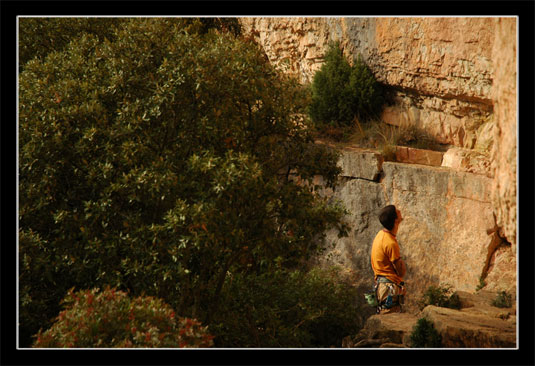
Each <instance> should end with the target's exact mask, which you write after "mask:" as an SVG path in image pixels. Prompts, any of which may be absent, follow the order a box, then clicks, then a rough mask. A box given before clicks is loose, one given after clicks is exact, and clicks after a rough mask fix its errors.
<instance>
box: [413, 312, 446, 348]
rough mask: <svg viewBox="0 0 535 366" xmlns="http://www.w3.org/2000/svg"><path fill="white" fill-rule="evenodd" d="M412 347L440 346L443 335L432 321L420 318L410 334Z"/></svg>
mask: <svg viewBox="0 0 535 366" xmlns="http://www.w3.org/2000/svg"><path fill="white" fill-rule="evenodd" d="M410 339H411V347H412V348H440V347H442V336H441V335H440V334H439V333H438V331H437V330H436V329H435V326H434V324H433V322H432V321H430V320H428V319H426V318H420V319H418V321H417V322H416V325H415V326H414V327H413V330H412V333H411V335H410Z"/></svg>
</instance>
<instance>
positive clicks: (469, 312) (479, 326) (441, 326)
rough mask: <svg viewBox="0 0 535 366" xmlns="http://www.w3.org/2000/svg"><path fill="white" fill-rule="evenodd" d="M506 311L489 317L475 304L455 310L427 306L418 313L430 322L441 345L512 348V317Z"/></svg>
mask: <svg viewBox="0 0 535 366" xmlns="http://www.w3.org/2000/svg"><path fill="white" fill-rule="evenodd" d="M506 314H507V313H504V312H501V313H499V314H497V315H496V317H493V316H491V315H488V314H485V313H484V312H482V311H478V309H476V308H475V307H474V308H469V309H461V310H460V311H459V310H454V309H448V308H442V307H438V306H432V305H429V306H427V307H426V308H425V309H424V310H423V311H422V313H421V314H420V316H423V317H426V318H427V319H429V320H431V321H432V322H433V324H434V326H435V329H436V330H437V331H438V332H439V333H440V335H441V336H442V346H443V347H445V348H515V347H516V316H515V315H512V316H511V315H509V317H507V315H506ZM500 315H501V316H500Z"/></svg>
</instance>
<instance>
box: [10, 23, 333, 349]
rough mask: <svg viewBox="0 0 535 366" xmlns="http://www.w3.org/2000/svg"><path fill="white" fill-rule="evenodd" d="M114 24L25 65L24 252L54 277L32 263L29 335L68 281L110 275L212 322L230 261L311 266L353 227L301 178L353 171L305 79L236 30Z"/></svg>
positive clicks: (90, 283)
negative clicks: (310, 109)
mask: <svg viewBox="0 0 535 366" xmlns="http://www.w3.org/2000/svg"><path fill="white" fill-rule="evenodd" d="M38 20H39V19H36V21H38ZM63 20H64V21H65V23H62V19H59V20H58V21H57V22H55V23H50V22H49V23H46V24H49V25H51V24H52V25H54V26H56V25H57V24H62V27H61V29H68V27H69V25H70V24H71V23H69V22H68V18H64V19H63ZM43 24H45V23H43ZM46 24H45V25H46ZM114 24H115V26H114V27H109V29H108V28H106V32H107V33H105V34H100V33H99V34H97V33H98V32H99V31H98V29H100V30H101V31H103V29H104V28H105V27H104V26H102V27H97V28H92V29H93V30H94V32H81V33H80V34H76V33H75V34H71V33H67V35H66V37H67V39H66V40H65V41H66V43H65V44H63V45H62V46H61V47H58V48H54V47H51V48H46V47H45V49H43V50H41V49H40V50H34V51H31V50H30V48H28V61H27V62H26V64H25V65H24V68H23V71H22V72H21V74H20V76H19V85H20V95H19V106H20V110H19V121H20V129H19V137H20V139H19V143H20V155H19V162H20V180H19V183H20V186H19V188H20V211H19V220H20V221H19V222H20V228H21V232H22V233H25V234H24V235H30V236H31V237H33V238H34V239H31V241H29V242H28V243H29V244H28V246H27V248H21V251H24V250H30V251H31V252H32V254H31V256H27V258H30V257H31V261H33V262H35V263H40V265H42V267H41V268H42V270H43V273H45V274H47V275H46V276H41V277H39V276H37V274H36V272H35V269H33V268H32V265H30V264H28V265H24V264H23V265H21V274H20V275H21V278H27V279H28V280H27V281H23V282H21V286H22V287H21V294H24V296H23V297H22V298H21V301H22V306H23V308H24V314H23V315H24V318H23V319H21V320H23V322H21V325H20V326H21V328H22V332H21V334H29V333H31V331H32V330H35V328H36V327H37V326H38V327H37V329H39V328H44V329H46V328H47V327H48V326H49V325H50V324H47V323H46V322H45V320H44V319H45V316H44V314H46V315H47V316H49V315H50V312H51V311H56V310H57V308H58V306H59V302H60V300H61V299H62V297H63V296H64V294H65V292H66V290H67V289H69V288H71V287H76V288H94V287H104V286H105V285H110V286H112V287H117V288H118V289H122V290H127V289H128V290H129V291H130V293H131V294H132V295H135V296H139V295H140V294H142V293H145V294H147V295H150V296H155V297H158V298H162V299H163V300H164V301H165V302H166V303H168V304H169V305H170V306H172V307H173V308H174V309H175V310H177V312H179V313H180V314H183V315H184V316H190V317H194V318H196V319H199V320H200V321H202V322H203V323H204V324H207V323H206V322H205V320H206V319H207V317H208V314H210V313H212V312H215V311H217V309H216V307H215V304H217V303H218V302H217V301H216V300H217V298H218V297H219V293H220V291H221V288H222V285H223V283H225V279H226V276H227V273H230V272H232V273H237V272H239V271H245V270H248V269H250V267H249V266H252V268H253V269H254V270H256V271H267V270H269V269H270V268H271V267H273V266H274V263H275V259H276V258H281V260H282V263H283V265H285V266H294V265H297V264H298V263H301V262H303V261H305V260H306V258H307V256H310V255H312V254H313V253H315V251H316V250H317V249H318V248H319V247H320V246H321V241H322V238H323V236H324V234H323V233H324V232H325V231H326V230H327V229H330V228H339V229H341V230H343V227H342V226H341V224H340V220H341V218H342V216H343V214H344V212H343V210H342V209H341V208H340V207H338V206H335V205H334V204H331V203H330V202H328V201H327V200H326V199H324V198H321V197H320V196H319V195H317V194H316V193H315V192H314V188H313V186H312V184H310V185H307V184H297V183H296V182H295V181H294V180H293V179H292V175H299V176H300V177H301V178H302V179H303V180H304V181H305V182H306V181H308V182H311V181H312V179H313V177H314V176H315V175H322V176H323V177H325V178H326V182H327V184H328V185H330V186H333V185H334V184H335V182H336V177H337V175H338V173H339V172H340V169H339V168H338V167H337V166H336V161H337V159H338V155H337V153H336V152H334V151H331V150H328V148H326V147H323V146H319V145H317V144H314V143H313V139H312V137H311V135H310V133H309V132H308V130H307V128H306V126H303V125H302V124H300V123H299V122H300V119H299V117H298V116H299V115H300V114H302V113H303V112H304V108H305V107H306V103H305V100H306V98H305V94H306V93H305V91H304V90H303V88H302V87H301V86H300V85H299V83H298V82H297V81H296V80H294V79H290V78H286V77H283V76H281V75H280V74H279V73H278V72H277V70H276V69H274V68H273V67H272V66H271V65H270V64H269V61H268V60H266V59H265V57H264V55H263V53H262V52H261V50H260V48H259V47H258V46H257V45H255V44H254V43H252V42H249V41H245V40H242V39H240V38H237V37H235V36H233V35H232V34H231V33H224V32H222V33H216V32H210V31H208V32H206V33H205V34H203V35H202V36H201V35H199V34H196V33H189V32H186V31H185V30H184V25H183V24H181V23H180V22H179V21H177V20H176V19H170V18H164V19H158V18H146V19H129V18H124V19H122V20H121V21H120V22H117V23H114ZM107 25H109V24H108V23H106V26H107ZM190 25H192V24H189V25H188V26H190ZM193 25H195V24H193ZM39 29H41V31H42V32H43V33H44V34H48V33H47V31H48V28H47V27H46V26H43V27H42V28H39ZM50 32H51V33H53V34H56V35H57V33H56V32H55V31H54V30H52V31H50ZM108 33H109V34H108ZM31 42H32V39H31V37H30V36H29V35H26V36H24V37H22V38H21V44H22V43H24V44H26V45H28V43H31ZM47 50H48V52H46V51H47ZM32 52H37V53H40V55H41V56H38V57H33V56H30V55H29V54H30V53H32ZM30 233H31V234H30ZM246 257H247V258H251V260H250V261H249V263H246V264H244V263H243V258H246ZM21 260H24V258H23V257H21ZM30 278H31V280H29V279H30ZM48 289H52V291H50V292H49V293H47V291H48ZM40 293H44V296H41V295H39V296H38V294H40ZM25 309H27V310H28V311H26V310H25ZM30 309H31V311H30ZM54 314H56V313H54ZM29 317H33V319H29ZM26 327H30V328H28V329H27V328H26ZM23 346H24V345H23Z"/></svg>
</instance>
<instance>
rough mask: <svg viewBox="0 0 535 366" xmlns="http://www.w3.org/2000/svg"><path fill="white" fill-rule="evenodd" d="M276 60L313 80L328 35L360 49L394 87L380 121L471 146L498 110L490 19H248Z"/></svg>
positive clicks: (353, 50)
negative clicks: (495, 95) (424, 130)
mask: <svg viewBox="0 0 535 366" xmlns="http://www.w3.org/2000/svg"><path fill="white" fill-rule="evenodd" d="M242 24H243V26H244V29H245V31H246V32H249V33H251V34H253V35H255V36H256V38H257V40H258V42H259V43H260V44H261V45H262V46H263V47H264V49H265V51H266V54H267V55H268V57H269V58H270V60H272V61H273V62H274V63H276V64H278V65H286V66H285V67H286V70H287V71H288V72H291V73H294V74H295V75H297V76H298V77H299V78H300V79H301V81H303V82H309V81H311V80H312V77H313V75H314V73H315V72H316V71H317V70H319V68H320V67H321V64H322V62H323V59H322V57H323V54H324V52H325V49H326V48H327V45H328V43H329V41H333V40H337V41H340V43H341V45H342V47H343V48H344V52H345V54H346V55H347V56H348V57H349V58H350V59H352V58H353V57H355V56H356V55H357V54H360V55H362V57H363V59H364V60H365V61H366V63H367V64H368V66H369V67H370V69H371V70H372V72H373V73H374V74H375V77H376V78H377V80H378V81H380V82H381V83H383V84H385V85H388V86H390V87H391V88H390V89H391V91H392V92H393V94H394V96H393V101H394V104H393V105H392V106H389V107H387V108H386V109H385V111H384V115H383V119H384V120H385V121H386V122H388V123H391V124H394V125H401V124H413V125H417V126H419V127H422V128H425V129H426V130H427V131H428V132H431V133H433V134H434V135H435V137H436V138H437V140H438V141H441V142H443V143H445V144H452V145H456V146H459V147H466V148H474V147H475V146H476V145H477V144H478V139H481V140H482V141H481V142H483V141H484V142H486V143H488V141H489V137H491V136H492V134H491V133H490V131H489V128H488V126H487V127H485V126H486V124H487V123H488V122H489V120H490V116H491V114H492V111H493V102H492V95H491V89H492V88H491V86H492V84H493V67H494V64H493V59H492V57H493V56H492V55H493V53H492V52H493V44H494V41H495V33H496V27H497V26H496V23H495V19H493V18H244V19H242Z"/></svg>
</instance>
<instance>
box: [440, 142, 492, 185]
mask: <svg viewBox="0 0 535 366" xmlns="http://www.w3.org/2000/svg"><path fill="white" fill-rule="evenodd" d="M442 166H444V167H448V168H452V169H455V170H457V171H461V172H470V173H475V174H483V175H486V176H488V177H489V178H492V171H491V170H490V160H489V157H488V155H487V154H483V153H480V152H477V151H475V150H470V149H463V148H458V147H453V148H451V149H448V151H446V153H444V157H443V159H442Z"/></svg>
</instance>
